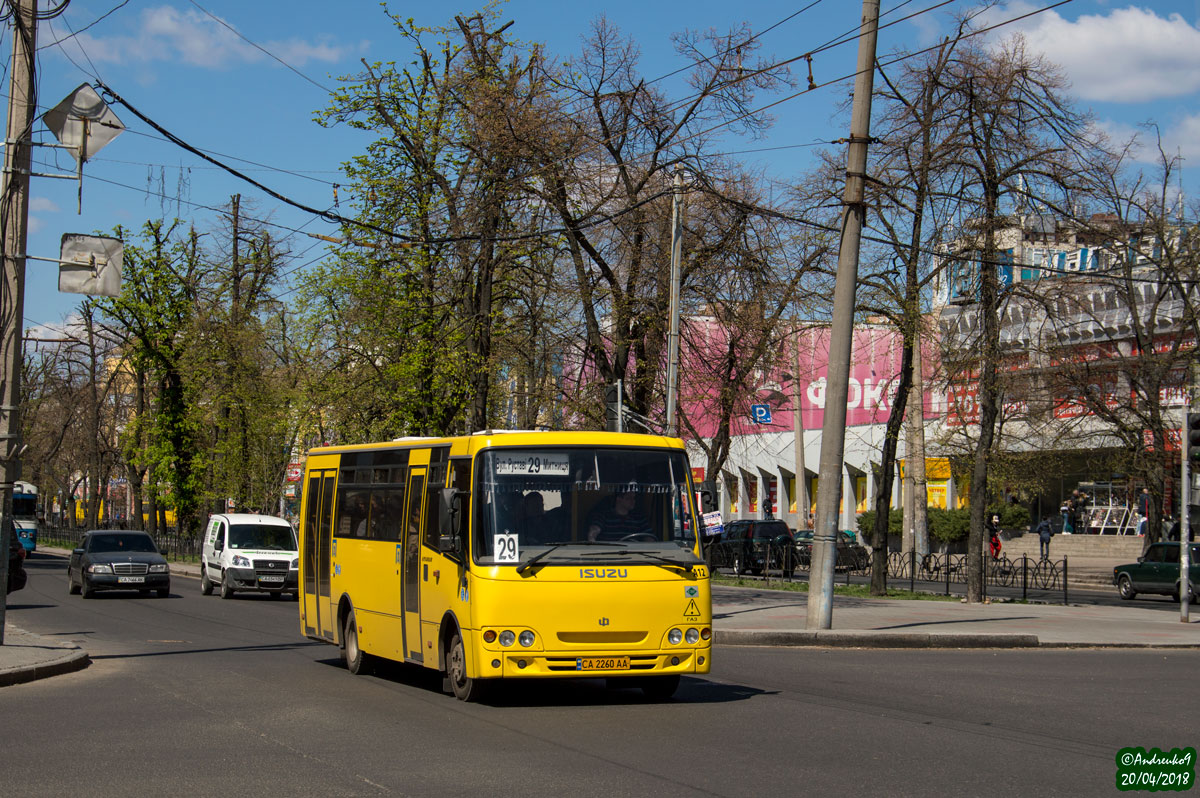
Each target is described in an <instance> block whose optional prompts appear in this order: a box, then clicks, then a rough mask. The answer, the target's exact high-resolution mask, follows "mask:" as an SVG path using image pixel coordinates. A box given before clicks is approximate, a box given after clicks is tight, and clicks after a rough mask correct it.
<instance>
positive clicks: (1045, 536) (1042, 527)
mask: <svg viewBox="0 0 1200 798" xmlns="http://www.w3.org/2000/svg"><path fill="white" fill-rule="evenodd" d="M1037 533H1038V549H1039V551H1040V553H1041V558H1042V559H1043V560H1047V559H1049V558H1050V536H1051V535H1053V534H1054V530H1053V529H1051V528H1050V519H1049V518H1043V519H1042V521H1041V523H1039V524H1038V525H1037Z"/></svg>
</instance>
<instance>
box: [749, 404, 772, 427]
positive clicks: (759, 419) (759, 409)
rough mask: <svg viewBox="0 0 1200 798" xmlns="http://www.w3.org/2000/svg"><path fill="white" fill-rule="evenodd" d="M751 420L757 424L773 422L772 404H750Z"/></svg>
mask: <svg viewBox="0 0 1200 798" xmlns="http://www.w3.org/2000/svg"><path fill="white" fill-rule="evenodd" d="M750 420H751V421H753V422H754V423H755V424H770V423H771V406H770V405H750Z"/></svg>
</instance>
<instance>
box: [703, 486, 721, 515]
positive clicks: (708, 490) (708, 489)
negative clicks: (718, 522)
mask: <svg viewBox="0 0 1200 798" xmlns="http://www.w3.org/2000/svg"><path fill="white" fill-rule="evenodd" d="M716 509H717V483H716V482H713V481H712V480H711V479H710V480H707V481H705V482H701V483H700V511H701V512H705V513H711V512H714V511H715V510H716Z"/></svg>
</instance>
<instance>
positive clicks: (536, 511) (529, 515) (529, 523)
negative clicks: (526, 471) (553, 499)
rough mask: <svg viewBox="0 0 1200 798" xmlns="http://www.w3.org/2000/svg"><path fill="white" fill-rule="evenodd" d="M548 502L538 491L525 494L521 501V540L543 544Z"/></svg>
mask: <svg viewBox="0 0 1200 798" xmlns="http://www.w3.org/2000/svg"><path fill="white" fill-rule="evenodd" d="M547 521H548V519H547V518H546V501H545V499H543V498H542V494H540V493H538V492H537V491H536V490H534V491H530V492H529V493H526V494H525V497H524V498H523V499H522V501H521V523H520V529H519V531H520V534H521V539H522V540H524V541H527V542H531V543H543V542H545V538H546V532H547V530H546V523H547Z"/></svg>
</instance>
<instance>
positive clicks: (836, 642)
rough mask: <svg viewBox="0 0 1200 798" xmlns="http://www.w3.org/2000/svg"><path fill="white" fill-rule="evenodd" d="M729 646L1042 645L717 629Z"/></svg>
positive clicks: (1033, 639) (977, 638)
mask: <svg viewBox="0 0 1200 798" xmlns="http://www.w3.org/2000/svg"><path fill="white" fill-rule="evenodd" d="M713 644H714V645H725V646H790V647H798V646H812V647H818V648H1038V647H1039V646H1040V645H1041V643H1040V641H1039V640H1038V637H1037V635H1029V634H928V633H922V632H876V631H870V630H862V631H831V630H826V629H822V630H819V631H814V632H808V631H803V632H784V631H771V630H745V629H742V630H720V629H714V630H713Z"/></svg>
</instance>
